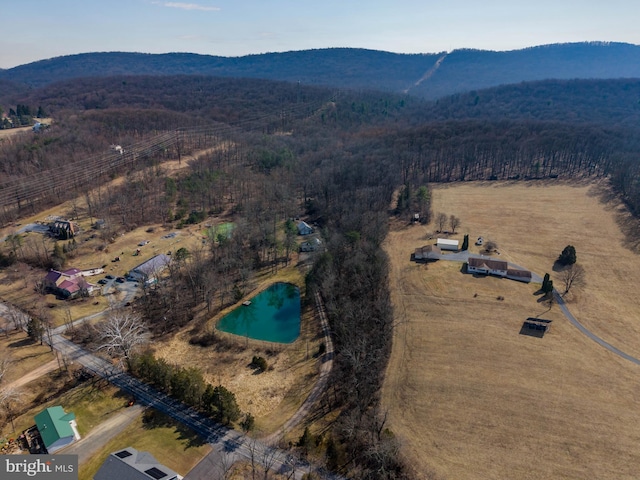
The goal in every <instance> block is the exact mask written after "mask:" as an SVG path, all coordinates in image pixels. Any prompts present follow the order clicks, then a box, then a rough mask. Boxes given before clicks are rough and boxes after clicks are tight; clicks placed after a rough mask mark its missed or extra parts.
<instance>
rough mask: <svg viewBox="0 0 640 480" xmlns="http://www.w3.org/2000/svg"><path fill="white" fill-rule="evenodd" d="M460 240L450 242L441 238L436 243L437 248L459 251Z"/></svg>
mask: <svg viewBox="0 0 640 480" xmlns="http://www.w3.org/2000/svg"><path fill="white" fill-rule="evenodd" d="M458 244H459V242H458V240H449V239H448V238H439V239H438V241H437V242H436V246H437V247H438V248H439V249H440V250H453V251H454V252H457V251H458Z"/></svg>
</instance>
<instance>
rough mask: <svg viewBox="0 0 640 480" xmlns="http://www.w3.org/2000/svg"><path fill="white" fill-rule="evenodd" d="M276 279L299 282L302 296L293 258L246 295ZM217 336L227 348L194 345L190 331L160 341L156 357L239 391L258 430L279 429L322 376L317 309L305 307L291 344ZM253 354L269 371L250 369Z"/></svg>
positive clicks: (243, 407)
mask: <svg viewBox="0 0 640 480" xmlns="http://www.w3.org/2000/svg"><path fill="white" fill-rule="evenodd" d="M275 282H290V283H293V284H296V285H298V286H300V287H301V289H302V291H301V293H302V294H304V279H303V276H302V272H301V271H300V270H299V269H298V268H297V267H296V265H295V263H293V262H292V263H291V264H290V265H289V266H288V267H286V268H283V269H281V270H279V271H278V273H277V274H270V273H263V274H262V275H260V276H258V278H257V279H256V283H255V288H254V289H253V290H252V291H251V292H250V293H249V292H248V293H247V294H246V295H245V298H249V297H252V296H254V295H256V294H257V293H259V292H260V291H262V290H264V289H265V288H267V287H268V286H270V285H272V284H273V283H275ZM243 300H244V298H243ZM240 303H241V302H238V303H237V304H235V305H233V306H231V307H229V308H226V309H224V310H222V311H221V312H220V313H219V314H217V315H216V316H215V317H213V318H210V319H208V320H207V321H206V322H205V324H206V326H205V327H204V328H205V329H208V330H212V329H214V328H215V324H216V323H217V321H218V320H219V319H220V318H221V317H222V316H224V315H225V314H226V313H228V312H229V311H230V310H232V309H233V308H238V306H240ZM216 335H217V336H218V337H220V338H221V339H223V341H224V344H225V345H224V347H223V348H216V347H215V346H211V347H207V348H203V347H200V346H197V345H190V344H189V343H188V339H189V337H190V332H189V331H184V332H182V333H180V334H178V335H176V336H175V337H173V338H171V339H167V340H166V341H163V342H157V343H156V344H155V345H154V348H155V351H156V355H157V356H159V357H162V358H165V359H167V361H170V362H172V363H175V362H177V363H179V364H183V365H184V366H196V367H198V368H200V369H201V370H202V372H203V373H204V376H205V378H206V379H207V381H208V382H209V383H212V384H213V385H218V384H222V385H224V386H225V387H226V388H228V389H230V390H231V391H232V392H233V393H234V394H235V395H236V398H237V401H238V405H239V406H240V409H241V410H242V411H243V412H248V413H251V414H252V415H254V417H255V418H256V430H257V432H256V433H257V434H263V433H264V434H267V433H272V432H274V431H276V430H277V429H278V428H279V427H280V426H281V425H282V424H283V423H284V422H285V421H286V420H287V419H288V418H289V417H291V416H292V415H293V414H294V413H295V411H296V410H297V409H298V407H299V406H300V405H301V403H302V402H303V401H304V399H305V398H306V396H307V395H308V393H309V391H310V390H311V387H312V386H313V384H314V382H315V378H316V377H317V374H318V366H317V359H316V358H314V354H315V353H316V352H317V351H318V347H319V344H320V338H319V337H318V325H317V322H316V320H315V316H314V311H313V309H306V310H305V309H303V311H302V320H301V329H300V337H299V338H298V339H297V340H296V341H295V342H293V343H292V344H288V345H285V344H273V343H269V342H261V341H255V340H250V339H249V340H247V339H245V338H243V337H238V336H236V335H231V334H227V333H224V332H220V331H216ZM307 353H308V355H307ZM254 355H259V356H263V357H264V358H265V359H266V360H267V362H268V364H269V369H268V370H267V371H266V372H263V373H261V374H259V375H256V374H255V373H254V370H253V368H251V367H249V364H250V363H251V360H252V358H253V356H254ZM294 434H297V432H294ZM298 436H299V435H298Z"/></svg>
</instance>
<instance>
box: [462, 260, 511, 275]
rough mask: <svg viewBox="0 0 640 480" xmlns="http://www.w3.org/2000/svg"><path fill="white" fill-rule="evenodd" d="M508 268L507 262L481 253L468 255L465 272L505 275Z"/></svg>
mask: <svg viewBox="0 0 640 480" xmlns="http://www.w3.org/2000/svg"><path fill="white" fill-rule="evenodd" d="M508 268H509V264H508V263H507V262H505V261H504V260H496V259H494V258H491V257H485V256H482V255H469V259H468V260H467V272H469V273H480V274H482V275H497V276H498V277H506V276H507V270H508Z"/></svg>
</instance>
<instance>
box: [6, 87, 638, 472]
mask: <svg viewBox="0 0 640 480" xmlns="http://www.w3.org/2000/svg"><path fill="white" fill-rule="evenodd" d="M638 85H639V84H638V83H637V82H635V81H631V80H625V81H595V80H592V81H549V82H534V83H531V84H520V85H515V86H508V87H501V88H496V89H491V90H486V91H477V92H473V93H469V94H460V95H456V96H453V97H450V98H445V99H440V100H439V101H437V102H432V103H430V102H426V101H423V100H419V99H416V98H413V97H409V96H405V95H395V94H385V93H379V92H372V91H355V92H354V91H340V92H335V91H334V90H331V89H323V88H319V87H308V86H304V85H299V84H297V83H293V84H290V83H284V82H270V81H261V80H251V79H249V80H230V79H224V78H210V77H203V76H173V77H152V76H144V77H123V76H118V77H109V78H96V79H82V80H73V81H68V82H61V83H58V84H52V85H50V86H47V87H43V88H41V89H37V90H31V91H29V92H24V93H23V94H22V95H21V96H18V97H16V99H15V103H11V104H4V105H3V108H4V109H5V110H8V109H9V108H14V107H15V105H17V103H18V102H19V104H20V105H31V106H32V108H33V106H36V105H41V106H42V108H43V109H44V110H45V111H47V112H50V113H51V115H52V116H53V118H54V123H53V124H52V125H51V126H50V127H49V128H48V129H46V130H43V131H41V132H26V133H24V134H21V135H16V136H12V137H7V138H6V139H4V140H3V141H2V142H1V143H0V200H2V201H4V202H5V203H4V204H3V205H2V206H3V208H4V210H3V211H2V220H3V221H10V220H12V219H14V218H16V217H17V216H18V215H20V214H24V213H27V212H28V213H32V212H34V211H37V210H38V209H40V208H42V207H43V206H44V205H46V204H48V203H50V202H53V201H56V200H62V199H65V198H70V197H71V196H81V197H83V198H85V200H86V202H87V204H88V205H89V207H90V209H91V215H92V216H94V217H96V218H105V219H108V222H107V224H108V225H110V227H109V229H107V230H105V231H104V232H103V233H101V234H102V235H109V234H113V233H115V231H117V230H119V229H122V230H126V229H131V228H135V227H137V226H141V225H146V224H149V223H156V222H161V223H165V224H178V223H179V222H182V223H185V222H197V221H199V220H198V219H200V218H204V217H205V216H206V215H207V214H216V213H221V212H223V211H230V213H231V214H233V216H234V221H235V222H236V223H237V229H236V230H235V231H234V235H233V236H232V237H231V238H230V239H227V240H224V239H222V240H221V241H219V242H216V243H215V247H212V248H210V249H208V250H206V251H204V250H203V251H201V252H197V253H196V252H194V254H193V255H192V256H191V257H190V258H189V261H186V262H184V263H182V264H180V267H179V268H176V271H175V272H172V275H171V283H167V284H165V285H162V286H161V287H160V288H158V289H157V290H153V291H151V290H150V291H148V292H146V294H145V296H144V297H143V298H142V299H141V300H140V303H139V305H138V306H137V308H139V310H140V311H141V312H142V314H144V315H146V316H148V317H150V318H159V317H160V316H161V315H162V316H163V317H165V318H166V323H164V324H162V325H159V324H158V322H155V323H156V327H157V331H156V334H157V335H164V334H167V333H168V332H171V331H173V330H175V329H176V328H178V327H180V326H182V325H184V324H185V323H187V322H189V321H190V319H191V317H192V312H193V311H194V309H195V308H197V306H198V305H202V304H206V305H207V308H210V309H215V308H219V307H218V304H217V303H216V304H214V303H213V300H214V299H219V301H220V304H224V303H225V302H226V301H227V300H228V299H231V297H232V296H233V295H234V291H237V290H238V289H240V290H242V289H243V288H244V286H245V285H246V282H248V281H249V280H250V278H251V276H252V275H253V273H254V272H256V271H257V270H259V269H260V268H278V264H279V263H280V262H286V261H287V256H288V255H287V252H288V250H287V248H290V245H289V247H287V246H286V245H284V244H282V243H280V242H279V241H278V236H277V235H275V234H274V225H280V224H282V223H284V222H286V220H287V219H290V218H294V217H297V216H300V215H305V216H307V217H308V218H309V219H310V220H311V221H314V222H316V223H317V224H318V225H319V227H320V228H321V229H322V232H323V236H324V240H325V244H326V246H327V250H326V252H324V253H323V254H322V255H320V256H319V257H318V259H317V261H316V263H315V265H314V266H313V269H312V270H311V272H310V273H309V275H308V277H307V287H308V291H309V293H312V292H315V291H317V292H319V293H320V294H321V295H322V297H323V298H324V300H325V303H326V307H327V314H328V317H329V321H330V323H331V327H332V331H333V333H334V337H335V344H336V352H337V354H336V364H337V367H336V368H335V369H334V372H333V374H332V375H333V379H332V380H333V381H332V388H331V389H329V391H328V392H327V394H326V397H325V398H324V400H323V402H322V406H323V409H322V410H321V411H319V412H318V415H325V414H329V412H331V411H332V412H340V415H338V418H337V420H336V421H335V422H334V423H333V424H332V425H333V426H332V428H331V431H330V432H328V433H327V436H328V438H330V442H329V443H328V444H327V447H326V450H327V451H326V460H327V465H328V467H329V468H331V469H332V470H335V471H339V472H341V473H343V474H346V475H348V476H349V477H350V478H409V477H411V475H412V472H411V470H410V466H408V465H403V464H402V460H401V456H400V455H399V454H398V452H399V445H398V444H397V442H396V440H395V439H394V436H393V432H391V431H389V430H388V429H387V426H386V425H385V417H384V413H383V412H381V411H380V410H379V404H378V400H379V397H378V396H379V391H380V387H381V383H382V376H383V373H384V369H385V366H386V363H387V360H388V356H389V352H390V348H391V333H392V328H393V322H392V306H391V303H390V299H389V292H388V287H387V276H388V264H387V259H386V257H385V255H384V252H383V250H382V249H381V244H382V241H383V240H384V238H385V236H386V233H387V228H388V219H389V215H390V213H392V214H396V215H398V217H399V218H401V219H406V220H407V221H408V220H409V218H410V217H411V215H412V214H413V213H415V212H420V213H421V214H422V217H423V218H425V219H428V218H429V214H430V209H429V184H431V183H434V182H453V181H469V180H487V181H491V180H506V179H509V180H513V181H515V180H519V181H527V180H529V179H544V178H552V179H553V178H560V179H567V180H571V179H577V178H580V179H582V178H588V177H592V178H596V177H599V178H606V179H609V180H610V181H611V184H612V187H613V188H614V190H615V191H616V192H618V193H619V194H620V195H621V197H622V198H623V199H624V200H625V201H626V202H627V203H628V205H629V206H630V208H631V210H632V211H633V212H634V213H639V212H640V184H639V182H638V178H640V175H639V173H640V172H638V165H639V163H638V161H637V158H638V153H639V151H640V145H638V142H637V141H636V138H638V135H637V133H638V127H637V125H638V123H637V121H636V120H635V119H636V118H637V115H638V105H639V104H638V100H639V95H638V92H639V87H638ZM111 144H119V145H121V146H122V147H123V152H114V151H110V150H109V148H110V147H109V146H110V145H111ZM212 146H216V147H218V148H210V147H212ZM207 148H210V149H209V151H208V153H206V154H205V155H203V156H201V157H199V158H198V159H197V160H191V161H190V162H189V163H188V167H189V168H188V169H187V171H185V172H184V173H183V174H181V175H180V176H178V177H174V176H170V175H169V174H168V173H166V172H164V171H163V169H162V161H163V160H164V159H165V158H176V157H178V158H181V157H183V156H186V155H188V154H190V153H193V152H195V151H197V150H204V149H207ZM69 165H71V166H73V167H74V168H75V170H77V171H82V170H84V171H86V172H88V173H90V174H87V175H86V176H81V175H80V174H70V173H69V174H65V175H62V176H56V172H70V170H65V169H68V168H69V167H68V166H69ZM143 167H153V168H143ZM116 175H124V176H125V181H124V182H123V183H122V184H121V186H120V187H118V188H111V189H108V190H107V189H100V188H98V189H96V190H93V192H92V193H89V188H90V187H98V186H99V185H100V184H101V182H102V181H104V179H105V178H112V177H113V176H116ZM52 183H55V188H53V187H51V184H52ZM17 186H19V187H20V188H21V189H23V190H21V189H20V188H18V187H17ZM398 189H400V192H401V195H399V196H398V197H397V201H396V202H395V204H394V205H392V201H393V199H394V192H396V191H398ZM6 192H12V193H11V195H5V193H6ZM36 193H37V195H36ZM34 195H36V199H35V200H32V201H27V198H33V197H34ZM309 296H311V295H309ZM354 332H355V334H354ZM199 338H200V337H199ZM199 338H195V340H194V341H199ZM328 445H330V446H331V447H329V446H328Z"/></svg>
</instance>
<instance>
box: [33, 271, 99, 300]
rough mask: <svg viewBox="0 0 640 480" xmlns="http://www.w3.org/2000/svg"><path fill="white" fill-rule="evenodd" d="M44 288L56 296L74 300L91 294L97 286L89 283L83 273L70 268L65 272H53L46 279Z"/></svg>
mask: <svg viewBox="0 0 640 480" xmlns="http://www.w3.org/2000/svg"><path fill="white" fill-rule="evenodd" d="M43 286H44V288H45V289H46V290H49V291H50V292H52V293H55V294H56V295H58V296H60V297H63V298H73V297H77V296H79V295H81V294H82V293H83V292H86V293H87V294H90V293H91V292H92V291H93V289H94V288H95V285H93V284H91V283H89V282H87V281H86V280H85V279H84V277H83V276H82V271H81V270H78V269H77V268H70V269H69V270H65V271H64V272H59V271H57V270H51V271H49V273H47V276H46V277H44V281H43Z"/></svg>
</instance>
